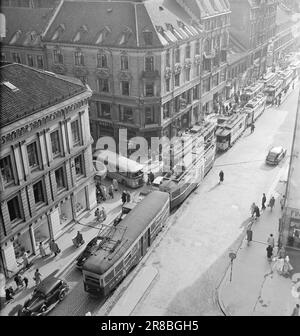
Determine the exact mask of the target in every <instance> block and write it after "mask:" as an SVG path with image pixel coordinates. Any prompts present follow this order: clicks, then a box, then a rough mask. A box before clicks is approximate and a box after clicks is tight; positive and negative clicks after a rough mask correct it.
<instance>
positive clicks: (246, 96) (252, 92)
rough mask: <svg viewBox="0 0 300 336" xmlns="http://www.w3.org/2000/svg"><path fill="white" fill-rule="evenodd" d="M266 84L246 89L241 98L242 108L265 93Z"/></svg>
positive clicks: (257, 84)
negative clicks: (258, 95)
mask: <svg viewBox="0 0 300 336" xmlns="http://www.w3.org/2000/svg"><path fill="white" fill-rule="evenodd" d="M264 86H265V85H264V83H262V82H258V83H256V84H254V85H251V86H248V87H246V88H245V89H244V91H243V92H242V94H241V96H240V101H241V107H243V106H245V105H246V104H247V103H248V101H249V100H251V99H253V98H254V97H255V96H256V95H257V94H259V93H261V92H263V89H264Z"/></svg>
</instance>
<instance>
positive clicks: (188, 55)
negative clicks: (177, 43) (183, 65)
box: [185, 45, 191, 58]
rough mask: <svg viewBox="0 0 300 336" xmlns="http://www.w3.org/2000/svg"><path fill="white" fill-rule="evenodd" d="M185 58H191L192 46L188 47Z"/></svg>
mask: <svg viewBox="0 0 300 336" xmlns="http://www.w3.org/2000/svg"><path fill="white" fill-rule="evenodd" d="M185 58H191V46H190V45H187V46H186V47H185Z"/></svg>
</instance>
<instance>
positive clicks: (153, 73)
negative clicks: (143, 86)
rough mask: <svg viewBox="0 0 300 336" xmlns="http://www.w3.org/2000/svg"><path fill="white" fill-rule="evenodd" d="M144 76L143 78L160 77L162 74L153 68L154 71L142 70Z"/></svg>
mask: <svg viewBox="0 0 300 336" xmlns="http://www.w3.org/2000/svg"><path fill="white" fill-rule="evenodd" d="M142 78H143V79H152V80H154V79H159V78H160V74H159V71H158V70H152V71H142Z"/></svg>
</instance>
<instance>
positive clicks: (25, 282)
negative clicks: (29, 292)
mask: <svg viewBox="0 0 300 336" xmlns="http://www.w3.org/2000/svg"><path fill="white" fill-rule="evenodd" d="M23 281H24V284H25V288H27V287H28V278H27V277H26V276H24V277H23Z"/></svg>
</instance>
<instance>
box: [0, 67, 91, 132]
mask: <svg viewBox="0 0 300 336" xmlns="http://www.w3.org/2000/svg"><path fill="white" fill-rule="evenodd" d="M0 78H1V85H0V87H1V115H0V124H1V127H3V126H6V125H8V124H10V123H13V122H15V121H17V120H20V119H22V118H24V117H27V116H29V115H32V114H34V113H36V112H38V111H40V110H41V109H46V108H48V107H50V106H53V105H56V104H58V103H60V102H62V101H64V100H67V99H69V98H70V97H73V96H75V95H78V94H80V93H82V92H84V91H87V88H86V87H85V86H84V85H83V84H81V85H79V84H75V83H73V82H70V81H67V80H64V79H61V78H60V77H59V76H56V75H55V74H53V73H50V72H47V71H43V70H37V69H34V68H31V67H28V66H26V65H22V64H17V63H13V64H8V65H4V66H2V67H1V74H0ZM7 83H9V84H7ZM14 88H15V89H14Z"/></svg>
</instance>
